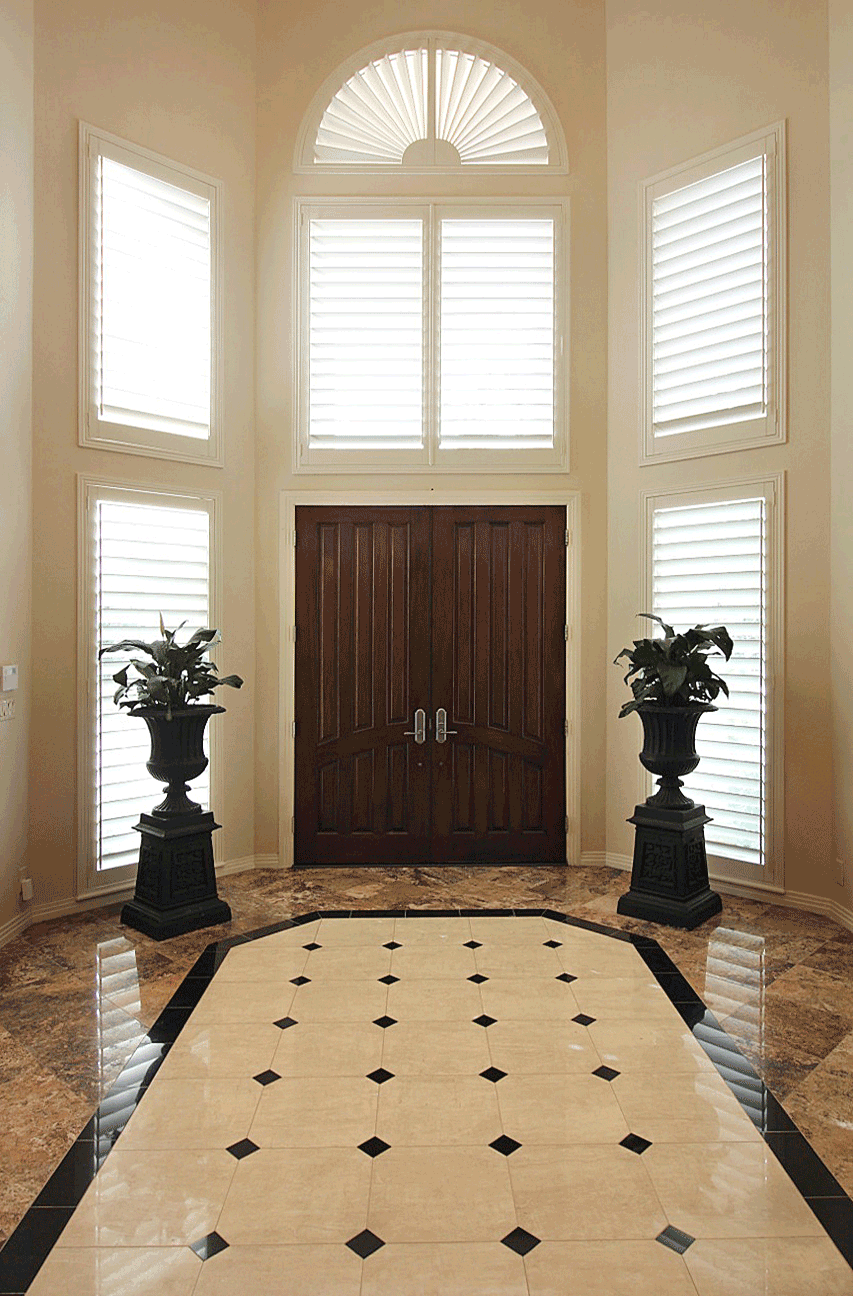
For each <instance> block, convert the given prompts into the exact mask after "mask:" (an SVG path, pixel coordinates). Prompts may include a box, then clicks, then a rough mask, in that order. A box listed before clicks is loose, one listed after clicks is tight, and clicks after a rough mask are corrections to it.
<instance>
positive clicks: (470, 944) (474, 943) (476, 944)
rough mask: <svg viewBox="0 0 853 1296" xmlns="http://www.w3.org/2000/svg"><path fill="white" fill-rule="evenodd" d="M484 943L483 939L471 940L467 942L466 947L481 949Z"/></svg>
mask: <svg viewBox="0 0 853 1296" xmlns="http://www.w3.org/2000/svg"><path fill="white" fill-rule="evenodd" d="M482 945H483V942H482V941H475V940H470V941H466V942H465V948H466V949H481V948H482Z"/></svg>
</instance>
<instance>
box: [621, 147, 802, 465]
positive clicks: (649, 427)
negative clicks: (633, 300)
mask: <svg viewBox="0 0 853 1296" xmlns="http://www.w3.org/2000/svg"><path fill="white" fill-rule="evenodd" d="M785 127H786V124H785V121H779V122H775V123H774V124H772V125H770V126H767V127H766V128H764V129H762V130H757V131H753V132H752V133H751V134H749V135H744V136H742V137H741V138H740V139H737V140H733V141H732V142H731V143H729V144H725V145H723V146H722V147H720V148H716V149H712V150H711V151H710V152H708V153H703V154H701V155H700V156H699V157H695V158H691V159H690V160H689V161H687V162H684V163H681V164H680V165H678V166H675V167H671V168H669V169H668V170H666V171H661V172H659V173H658V174H657V175H655V176H652V177H651V178H650V179H648V180H645V181H643V182H642V183H641V185H640V191H639V201H640V231H641V234H640V347H639V357H640V390H641V401H640V409H641V423H640V465H641V466H642V465H645V464H651V463H664V462H667V461H673V460H679V459H695V458H702V457H704V456H706V455H714V454H725V453H727V452H729V451H732V450H746V449H750V448H754V447H756V446H764V445H772V444H779V443H782V442H784V441H786V440H787V435H788V434H787V399H786V397H787V363H786V357H787V346H786V339H787V291H786V288H787V221H786V210H787V206H786V204H787V197H786V195H787V188H786V186H787V170H786V129H785ZM762 153H763V155H764V157H765V159H766V176H767V213H768V225H769V229H768V263H769V271H768V282H767V313H768V330H767V331H768V343H767V364H768V384H767V413H766V414H764V415H761V416H759V417H758V418H753V419H747V420H744V421H742V422H729V423H720V424H717V425H716V426H714V427H709V428H702V429H699V430H695V431H688V432H674V433H671V434H669V435H668V436H665V437H657V436H655V431H654V408H653V402H654V369H653V365H654V356H653V350H652V348H653V337H654V321H653V283H654V278H653V266H652V233H653V229H652V207H653V203H654V201H655V199H657V198H661V197H664V196H666V195H667V194H670V193H673V192H674V191H676V190H678V189H682V188H684V187H686V186H687V185H690V184H693V183H695V182H696V181H699V180H704V179H707V178H709V177H711V176H713V175H716V174H718V173H720V172H722V171H725V170H727V169H728V168H729V167H733V166H737V165H738V163H740V162H745V161H748V160H749V159H751V158H754V157H757V156H759V155H761V154H762Z"/></svg>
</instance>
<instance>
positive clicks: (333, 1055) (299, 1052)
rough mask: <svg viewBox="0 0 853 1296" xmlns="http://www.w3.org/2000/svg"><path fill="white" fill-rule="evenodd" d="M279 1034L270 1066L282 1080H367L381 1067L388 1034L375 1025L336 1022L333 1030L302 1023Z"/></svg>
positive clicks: (311, 1023) (319, 1024)
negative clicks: (335, 1077)
mask: <svg viewBox="0 0 853 1296" xmlns="http://www.w3.org/2000/svg"><path fill="white" fill-rule="evenodd" d="M395 1029H396V1028H395ZM276 1034H277V1035H278V1037H279V1044H278V1047H277V1049H276V1051H275V1053H274V1054H273V1059H272V1062H271V1063H270V1066H271V1067H272V1070H273V1071H278V1073H279V1075H282V1076H366V1075H367V1074H368V1072H370V1071H375V1070H376V1068H377V1067H378V1066H380V1065H381V1063H382V1044H383V1035H384V1034H385V1032H384V1031H382V1030H381V1029H380V1027H379V1026H374V1024H373V1022H372V1021H371V1022H370V1023H369V1024H368V1025H367V1026H363V1025H362V1024H361V1023H360V1022H335V1024H334V1028H333V1029H331V1030H330V1029H329V1026H328V1025H327V1024H326V1023H325V1022H310V1021H301V1022H300V1023H299V1026H298V1028H297V1027H295V1026H294V1027H291V1028H290V1030H286V1031H279V1030H276Z"/></svg>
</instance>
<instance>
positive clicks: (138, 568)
mask: <svg viewBox="0 0 853 1296" xmlns="http://www.w3.org/2000/svg"><path fill="white" fill-rule="evenodd" d="M209 525H210V520H209V515H208V513H207V511H206V510H194V509H185V508H167V507H162V506H156V505H150V504H145V505H140V504H128V503H123V502H119V501H116V500H112V499H100V500H98V501H97V504H96V508H95V536H94V559H95V570H94V591H95V632H96V644H98V645H99V646H100V645H103V644H111V643H117V642H118V641H120V640H122V639H141V640H142V641H143V642H145V643H149V642H151V640H153V639H157V638H159V637H160V627H159V616H160V613H161V612H162V614H163V620H164V621H165V623H166V625H167V626H168V628H169V629H170V630H173V629H175V628H176V627H177V626H178V625H180V623H181V622H182V621H186V623H187V624H186V626H185V628H184V630H183V631H182V635H181V638H182V640H183V636H184V635H185V634H191V633H192V631H193V630H195V629H197V628H198V627H199V626H206V625H208V616H209V581H210V562H209V548H210V545H209ZM132 655H133V654H128V655H127V656H128V657H130V656H132ZM138 656H139V657H140V659H141V660H147V658H145V655H144V654H143V653H140V654H138ZM124 660H127V658H124ZM123 664H124V661H123V660H122V658H120V657H119V656H118V655H113V654H110V655H109V656H108V657H104V658H103V659H102V660H101V662H100V663H99V666H98V671H97V678H98V693H97V701H96V716H95V724H96V733H95V739H96V741H95V808H96V809H95V822H96V855H97V859H96V867H97V869H98V871H102V870H105V869H112V868H119V867H122V866H124V865H128V864H135V863H136V862H137V860H138V858H139V834H138V833H136V832H134V830H133V825H134V824H135V823H136V822H137V821H138V819H139V814H140V811H142V810H150V809H151V807H152V805H154V804H155V803H156V802H157V801H159V800H161V795H158V792H159V789H160V785H159V784H157V783H155V782H154V781H153V780H152V778H151V775H150V774H149V773H148V771H147V770H146V768H145V762H146V761H147V760H148V757H149V754H150V739H149V735H148V729H147V727H146V725H145V724H144V722H143V721H142V720H139V719H134V718H133V717H131V716H129V715H128V714H127V712H126V711H123V710H120V709H119V708H118V707H117V706H116V705H115V704H114V702H113V694H114V693H115V690H116V688H117V685H116V684H115V682H114V681H113V678H112V677H113V675H114V674H115V672H116V671H117V670H118V669H119V667H120V666H121V665H123ZM208 776H209V769H208V770H205V772H204V774H203V775H202V776H201V777H200V778H199V779H197V780H196V781H195V782H194V783H193V785H192V789H191V793H190V794H191V796H192V798H193V800H195V801H198V802H200V803H201V804H202V805H203V806H206V805H207V802H208V798H209V777H208Z"/></svg>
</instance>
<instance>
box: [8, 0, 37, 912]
mask: <svg viewBox="0 0 853 1296" xmlns="http://www.w3.org/2000/svg"><path fill="white" fill-rule="evenodd" d="M0 156H2V157H3V190H4V192H3V195H2V198H0V445H2V447H3V461H2V472H0V536H2V545H0V608H2V610H3V611H2V621H1V622H0V664H2V665H11V664H12V663H17V665H18V674H19V680H20V683H19V687H18V691H17V694H16V695H13V696H14V697H15V707H16V716H15V718H14V719H13V720H8V721H4V722H2V723H0V931H2V928H3V927H4V926H5V924H6V923H8V922H10V921H12V920H14V919H15V917H16V915H17V913H18V911H19V910H20V908H21V905H20V902H19V900H18V892H19V885H18V882H19V878H20V876H21V874H22V873H23V871H24V867H25V864H26V858H27V791H28V782H27V751H28V743H29V727H30V718H29V712H30V698H31V687H30V558H31V546H30V484H31V477H32V474H31V462H30V460H31V456H30V440H31V426H32V405H31V396H32V387H31V374H32V321H33V316H32V265H33V239H32V225H33V6H32V0H0Z"/></svg>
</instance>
